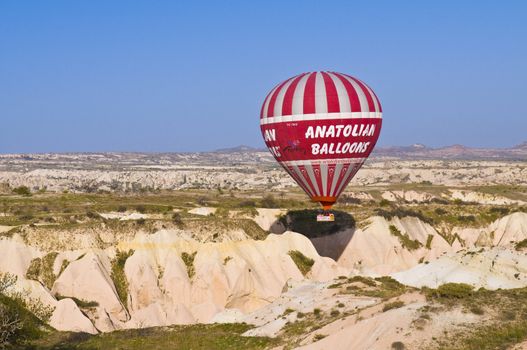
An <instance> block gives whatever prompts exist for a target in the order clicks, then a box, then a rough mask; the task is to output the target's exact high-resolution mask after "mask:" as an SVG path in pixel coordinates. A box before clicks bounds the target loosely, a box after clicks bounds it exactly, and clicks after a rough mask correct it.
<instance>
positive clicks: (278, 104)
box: [260, 72, 382, 221]
mask: <svg viewBox="0 0 527 350" xmlns="http://www.w3.org/2000/svg"><path fill="white" fill-rule="evenodd" d="M381 125H382V108H381V104H380V102H379V99H378V98H377V96H376V95H375V93H374V92H373V90H372V89H371V88H370V87H368V86H367V85H366V84H365V83H363V82H362V81H360V80H359V79H357V78H354V77H352V76H349V75H346V74H341V73H335V72H310V73H303V74H300V75H297V76H295V77H292V78H290V79H288V80H286V81H284V82H282V83H280V84H278V85H277V86H276V87H275V88H274V89H272V90H271V92H270V93H269V94H268V95H267V97H266V99H265V100H264V103H263V106H262V109H261V113H260V128H261V131H262V136H263V138H264V141H265V144H266V145H267V147H268V148H269V151H270V152H271V153H272V154H273V156H274V157H275V159H276V160H277V161H278V163H280V165H281V166H282V167H283V168H284V169H285V170H286V171H287V172H288V173H289V175H291V177H292V178H293V179H294V180H295V181H296V182H297V183H298V185H299V186H300V187H301V188H302V189H303V190H304V191H305V192H306V193H307V195H308V196H309V197H310V198H311V199H312V200H313V201H316V202H320V204H321V205H322V207H323V209H324V212H325V213H328V210H329V209H331V207H332V206H333V204H335V202H336V201H337V199H338V197H339V195H340V194H341V193H342V191H343V190H344V188H345V187H346V185H347V184H348V183H349V182H350V181H351V179H352V178H353V176H354V175H355V174H356V173H357V171H358V170H359V169H360V167H361V166H362V164H363V163H364V161H365V160H366V159H367V158H368V156H369V155H370V153H371V151H372V150H373V148H374V147H375V143H376V142H377V139H378V138H379V134H380V131H381ZM318 219H319V220H324V221H330V220H332V216H330V215H324V216H322V217H320V216H319V218H318Z"/></svg>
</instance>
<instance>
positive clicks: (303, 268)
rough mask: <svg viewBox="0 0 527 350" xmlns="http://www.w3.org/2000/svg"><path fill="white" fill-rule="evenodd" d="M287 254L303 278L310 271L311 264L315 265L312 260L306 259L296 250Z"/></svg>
mask: <svg viewBox="0 0 527 350" xmlns="http://www.w3.org/2000/svg"><path fill="white" fill-rule="evenodd" d="M287 254H289V256H290V257H291V259H293V262H294V263H295V264H296V267H298V269H299V270H300V272H301V273H302V275H304V276H305V275H307V273H308V272H309V271H311V267H313V264H314V263H315V261H314V260H313V259H311V258H308V257H307V256H305V255H304V254H302V253H301V252H299V251H298V250H290V251H289V252H288V253H287Z"/></svg>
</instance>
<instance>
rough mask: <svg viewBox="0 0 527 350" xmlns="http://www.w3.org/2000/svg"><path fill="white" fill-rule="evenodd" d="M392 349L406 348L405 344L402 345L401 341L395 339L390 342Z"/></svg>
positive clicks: (401, 349)
mask: <svg viewBox="0 0 527 350" xmlns="http://www.w3.org/2000/svg"><path fill="white" fill-rule="evenodd" d="M392 349H393V350H404V349H406V346H404V344H403V342H400V341H395V342H393V343H392Z"/></svg>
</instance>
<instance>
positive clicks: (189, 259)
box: [181, 252, 198, 278]
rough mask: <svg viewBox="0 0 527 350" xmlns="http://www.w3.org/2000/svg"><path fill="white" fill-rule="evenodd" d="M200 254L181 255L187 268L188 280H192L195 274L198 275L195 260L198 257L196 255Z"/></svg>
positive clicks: (185, 253)
mask: <svg viewBox="0 0 527 350" xmlns="http://www.w3.org/2000/svg"><path fill="white" fill-rule="evenodd" d="M197 253H198V252H194V253H192V254H189V253H187V252H183V253H181V259H182V260H183V262H184V263H185V266H186V267H187V274H188V278H192V277H193V276H194V274H195V273H196V270H195V269H194V258H195V257H196V254H197Z"/></svg>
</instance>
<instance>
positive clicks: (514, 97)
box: [0, 0, 527, 153]
mask: <svg viewBox="0 0 527 350" xmlns="http://www.w3.org/2000/svg"><path fill="white" fill-rule="evenodd" d="M526 18H527V1H513V0H510V1H482V0H479V1H388V0H387V1H270V0H269V1H209V2H203V1H188V2H186V1H106V0H104V1H96V0H90V1H88V0H84V1H81V0H79V1H71V0H67V1H58V0H57V1H55V0H54V1H40V0H39V1H24V0H1V1H0V121H1V124H0V153H10V152H68V151H72V152H73V151H174V152H177V151H203V150H212V149H216V148H221V147H231V146H236V145H240V144H246V145H250V146H257V147H263V146H264V144H263V142H262V140H261V135H260V130H259V122H258V118H259V111H260V106H261V103H262V101H263V99H264V98H265V96H266V94H267V93H268V91H269V90H270V89H271V88H272V87H273V86H274V85H275V84H277V83H279V82H280V81H282V80H284V79H286V78H289V77H290V76H293V75H296V74H298V73H300V72H305V71H314V70H332V71H338V72H343V73H348V74H351V75H354V76H356V77H358V78H359V79H362V80H364V81H365V82H366V83H368V84H369V85H370V86H371V87H372V88H373V89H374V90H375V92H376V93H377V95H378V96H379V98H380V100H381V103H382V104H383V110H384V123H383V130H382V133H381V137H380V141H379V144H380V145H381V146H387V145H408V144H411V143H424V144H426V145H430V146H434V147H438V146H444V145H450V144H454V143H461V144H465V145H468V146H478V147H487V146H490V147H506V146H512V145H514V144H518V143H520V142H522V141H524V140H527V83H526V82H527V20H526Z"/></svg>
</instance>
